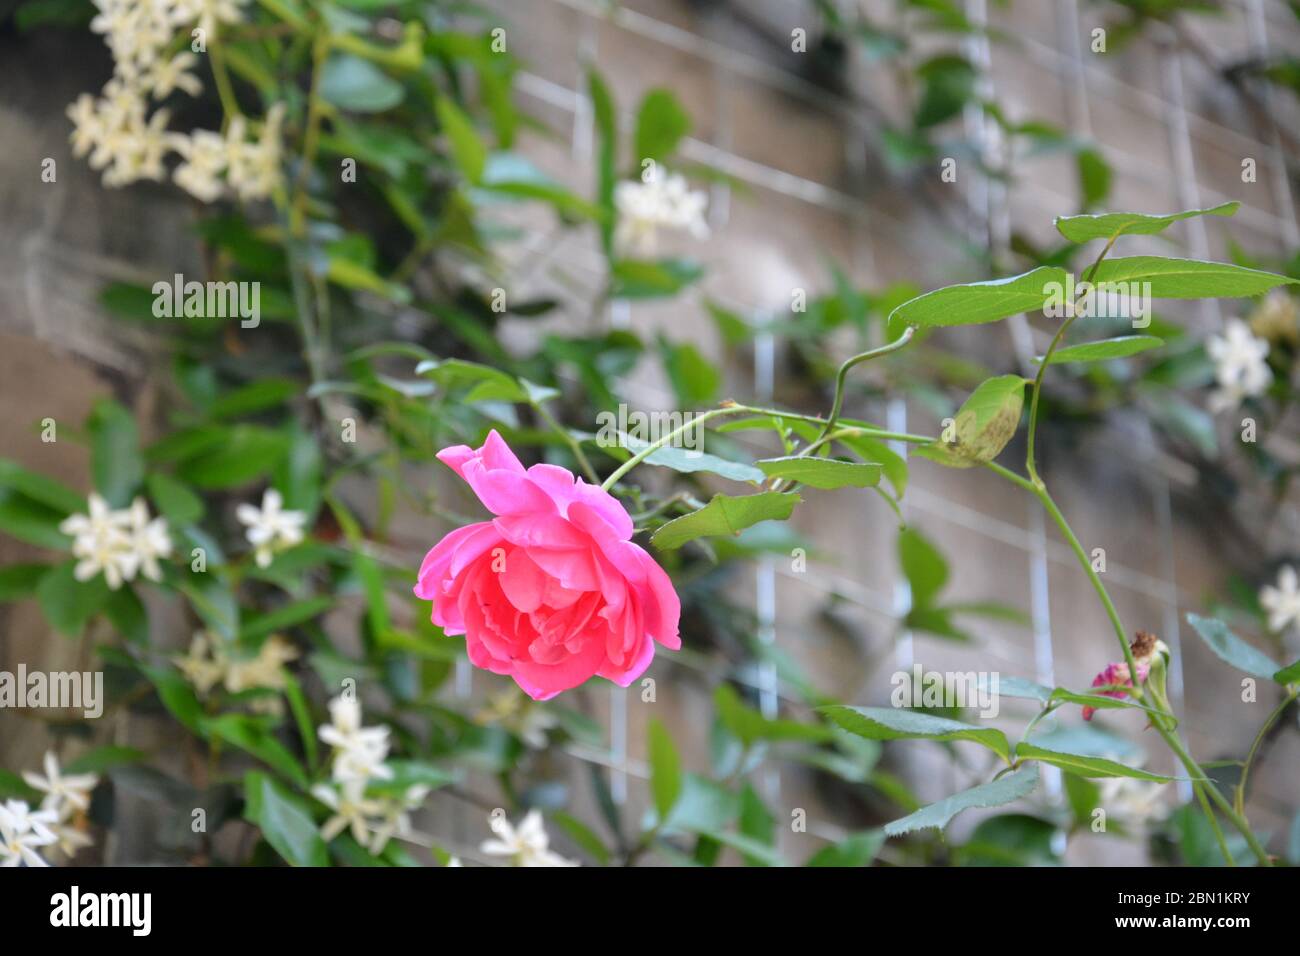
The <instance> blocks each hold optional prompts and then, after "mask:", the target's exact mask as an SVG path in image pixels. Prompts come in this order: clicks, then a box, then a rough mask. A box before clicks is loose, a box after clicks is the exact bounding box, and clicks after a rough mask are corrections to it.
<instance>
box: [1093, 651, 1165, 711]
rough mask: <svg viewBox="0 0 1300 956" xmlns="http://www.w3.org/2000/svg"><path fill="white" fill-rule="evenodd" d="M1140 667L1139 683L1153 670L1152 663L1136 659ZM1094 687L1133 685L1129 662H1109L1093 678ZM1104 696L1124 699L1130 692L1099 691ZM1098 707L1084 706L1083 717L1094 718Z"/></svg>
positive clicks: (1138, 667)
mask: <svg viewBox="0 0 1300 956" xmlns="http://www.w3.org/2000/svg"><path fill="white" fill-rule="evenodd" d="M1135 663H1136V664H1137V669H1138V683H1139V684H1141V683H1144V682H1145V681H1146V679H1147V674H1148V673H1149V672H1150V670H1151V665H1150V664H1149V663H1147V662H1146V661H1141V660H1139V661H1136V662H1135ZM1092 686H1093V687H1132V686H1133V681H1132V680H1131V679H1130V678H1129V672H1128V664H1127V663H1125V662H1124V661H1116V662H1115V663H1113V664H1107V665H1106V669H1105V670H1104V671H1102V672H1101V673H1100V674H1098V675H1097V676H1096V677H1094V678H1093V679H1092ZM1097 693H1098V694H1099V695H1100V696H1102V697H1114V698H1116V699H1117V700H1122V699H1123V698H1125V697H1127V696H1128V694H1127V693H1126V692H1125V691H1122V690H1102V691H1098V692H1097ZM1096 711H1097V708H1096V707H1085V708H1083V719H1084V720H1092V715H1093V714H1094V713H1096Z"/></svg>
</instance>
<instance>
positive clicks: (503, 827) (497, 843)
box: [479, 810, 578, 866]
mask: <svg viewBox="0 0 1300 956" xmlns="http://www.w3.org/2000/svg"><path fill="white" fill-rule="evenodd" d="M488 825H489V826H490V827H491V828H492V832H493V833H495V834H496V835H497V839H495V840H484V841H483V844H482V846H480V847H479V849H480V850H481V851H482V852H483V853H486V854H488V855H489V856H505V857H509V858H510V862H511V864H512V865H514V866H577V865H578V864H577V863H576V862H575V861H573V860H566V859H565V858H564V857H562V856H560V855H559V854H557V853H554V852H552V851H551V849H550V842H551V839H550V837H549V836H547V835H546V828H545V827H544V826H543V825H542V814H541V811H540V810H529V811H528V813H527V815H525V817H524V821H523V823H521V824H519V828H518V829H515V827H514V826H512V825H511V823H510V821H509V820H507V819H506V817H505V814H503V813H495V814H493V815H492V816H490V817H489V818H488Z"/></svg>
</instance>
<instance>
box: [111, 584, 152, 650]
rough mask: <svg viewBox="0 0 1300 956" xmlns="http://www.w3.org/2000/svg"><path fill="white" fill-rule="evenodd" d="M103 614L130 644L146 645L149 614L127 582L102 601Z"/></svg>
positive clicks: (147, 641) (147, 642)
mask: <svg viewBox="0 0 1300 956" xmlns="http://www.w3.org/2000/svg"><path fill="white" fill-rule="evenodd" d="M104 616H105V617H107V618H108V620H109V621H110V622H111V623H112V625H113V627H114V628H116V629H117V632H118V633H119V634H121V635H122V636H123V637H125V638H126V639H127V640H128V641H130V642H131V643H132V644H139V645H140V646H141V647H147V646H148V644H149V614H148V612H147V611H145V608H144V603H143V602H142V601H141V600H140V597H139V595H137V594H136V593H135V590H134V589H133V588H132V587H131V586H130V585H129V584H125V585H123V586H122V587H120V588H119V589H118V590H116V591H110V592H109V595H108V600H107V601H105V602H104Z"/></svg>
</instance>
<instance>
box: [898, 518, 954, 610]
mask: <svg viewBox="0 0 1300 956" xmlns="http://www.w3.org/2000/svg"><path fill="white" fill-rule="evenodd" d="M898 563H899V565H901V567H902V569H903V577H905V578H907V583H908V585H909V586H910V588H911V591H912V606H913V607H926V606H928V605H929V604H930V603H931V602H932V601H933V600H934V599H935V597H936V596H937V595H938V594H939V592H940V591H942V590H943V586H944V585H945V584H947V583H948V562H947V561H946V560H944V557H943V555H942V554H940V553H939V549H938V548H936V547H935V546H934V545H933V544H931V543H930V541H929V540H928V539H927V538H926V537H925V536H924V535H922V534H921V532H919V531H917V530H916V529H915V528H912V527H908V528H904V529H903V530H902V531H900V532H899V533H898Z"/></svg>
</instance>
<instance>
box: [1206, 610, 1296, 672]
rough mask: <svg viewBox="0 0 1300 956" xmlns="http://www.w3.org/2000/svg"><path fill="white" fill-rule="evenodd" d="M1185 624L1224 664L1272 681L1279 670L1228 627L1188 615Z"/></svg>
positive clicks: (1267, 657)
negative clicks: (1189, 626)
mask: <svg viewBox="0 0 1300 956" xmlns="http://www.w3.org/2000/svg"><path fill="white" fill-rule="evenodd" d="M1187 623H1188V624H1190V625H1192V628H1193V629H1194V630H1195V631H1196V633H1197V634H1199V635H1200V636H1201V640H1203V641H1204V642H1205V643H1206V644H1208V645H1209V647H1210V650H1212V651H1214V653H1215V654H1216V655H1217V656H1218V658H1219V660H1221V661H1223V662H1224V663H1225V664H1231V665H1232V666H1233V667H1235V668H1237V670H1239V671H1244V672H1245V673H1247V674H1251V675H1253V676H1255V677H1263V678H1265V679H1266V680H1272V679H1273V675H1274V674H1276V673H1277V672H1278V670H1279V665H1278V664H1277V662H1276V661H1274V660H1273V659H1272V658H1270V657H1269V656H1268V655H1267V654H1265V653H1264V652H1263V651H1258V650H1256V649H1255V648H1253V647H1251V646H1250V645H1249V644H1247V643H1246V642H1245V641H1243V640H1242V639H1241V638H1240V637H1238V636H1237V635H1236V634H1234V633H1232V631H1231V630H1230V629H1229V628H1228V625H1226V624H1224V623H1223V622H1222V621H1219V620H1216V619H1215V618H1212V617H1201V616H1200V615H1199V614H1188V615H1187Z"/></svg>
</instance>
